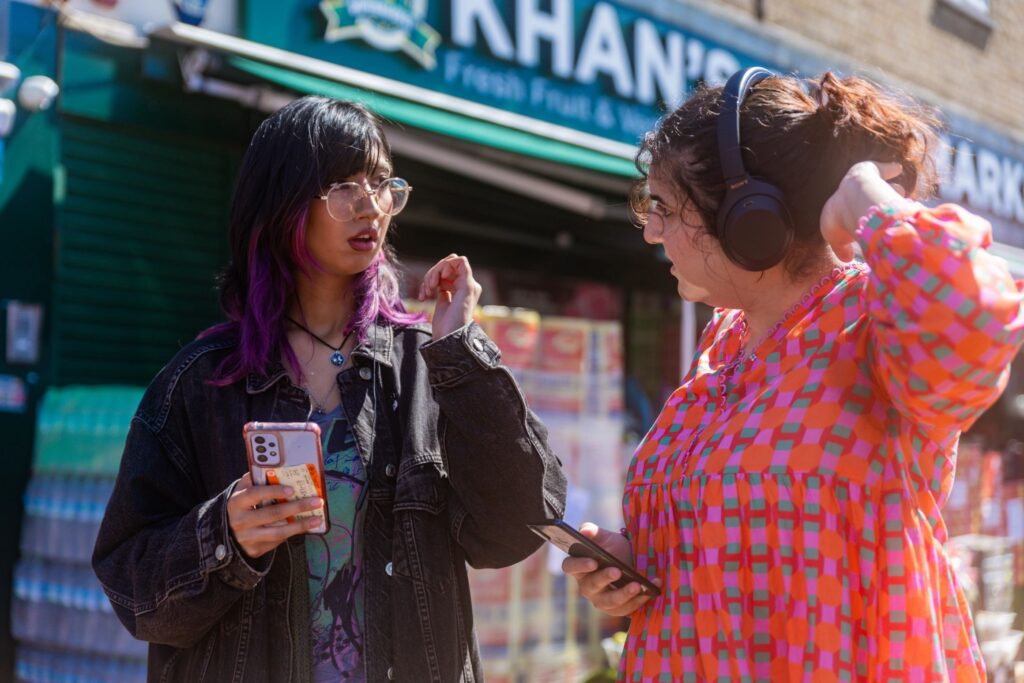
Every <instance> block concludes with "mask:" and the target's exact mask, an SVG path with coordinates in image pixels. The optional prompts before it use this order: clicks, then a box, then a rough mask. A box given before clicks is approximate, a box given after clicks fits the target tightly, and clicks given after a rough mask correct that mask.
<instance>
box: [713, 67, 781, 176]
mask: <svg viewBox="0 0 1024 683" xmlns="http://www.w3.org/2000/svg"><path fill="white" fill-rule="evenodd" d="M774 75H775V74H773V73H772V72H771V71H768V69H763V68H761V67H759V66H754V67H751V68H749V69H744V70H742V71H737V72H736V73H734V74H733V75H732V76H731V77H730V78H729V80H728V81H727V82H726V84H725V86H724V87H723V88H722V104H721V109H720V110H719V112H718V156H719V161H720V162H721V164H722V178H723V179H724V180H725V184H726V185H727V186H732V185H735V184H736V183H737V182H740V181H741V180H742V179H743V178H746V177H747V170H746V169H745V168H744V167H743V152H742V149H741V147H740V112H739V110H740V103H741V102H743V98H744V97H746V95H747V91H748V90H750V88H751V87H752V86H753V85H754V84H755V83H758V82H759V81H763V80H764V79H766V78H768V77H769V76H774Z"/></svg>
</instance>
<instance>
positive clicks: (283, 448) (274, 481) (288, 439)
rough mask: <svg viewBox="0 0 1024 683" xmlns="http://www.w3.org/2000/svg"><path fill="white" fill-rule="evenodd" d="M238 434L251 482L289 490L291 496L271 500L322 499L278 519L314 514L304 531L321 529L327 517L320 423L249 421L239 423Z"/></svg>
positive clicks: (279, 501)
mask: <svg viewBox="0 0 1024 683" xmlns="http://www.w3.org/2000/svg"><path fill="white" fill-rule="evenodd" d="M242 435H243V437H244V438H245V449H246V453H247V454H248V456H249V474H250V475H251V477H252V482H253V485H254V486H268V485H269V486H278V487H287V488H290V489H292V491H293V493H292V495H291V496H287V497H283V496H282V497H278V498H276V499H272V501H271V502H272V503H288V502H289V501H299V500H303V499H317V498H319V499H321V500H322V501H323V505H322V506H319V507H317V508H314V509H309V508H303V509H302V510H300V511H298V512H296V514H294V515H289V516H288V517H286V518H285V520H282V521H280V522H279V523H280V524H288V523H294V522H295V521H296V520H298V519H304V518H316V519H318V520H319V524H317V525H316V526H314V527H312V528H310V527H306V531H307V532H308V533H315V534H322V533H325V532H326V531H327V529H328V525H329V522H328V519H329V517H328V515H327V499H326V498H325V496H324V462H323V453H322V451H321V446H320V441H321V440H320V427H319V426H318V425H317V424H316V423H315V422H249V423H247V424H246V425H245V427H243V429H242ZM280 490H281V489H278V491H280Z"/></svg>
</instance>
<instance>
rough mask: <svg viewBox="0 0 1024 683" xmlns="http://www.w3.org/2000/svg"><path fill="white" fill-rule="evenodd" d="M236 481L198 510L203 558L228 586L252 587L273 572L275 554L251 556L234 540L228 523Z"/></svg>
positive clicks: (207, 567)
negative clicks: (229, 500)
mask: <svg viewBox="0 0 1024 683" xmlns="http://www.w3.org/2000/svg"><path fill="white" fill-rule="evenodd" d="M236 484H238V482H237V481H235V482H232V483H231V485H230V486H228V487H227V488H226V489H225V490H224V491H222V492H221V493H220V494H219V495H218V496H217V497H216V498H214V499H213V500H211V501H209V502H207V503H206V504H205V505H203V507H202V508H200V510H199V524H198V527H197V534H198V535H199V552H200V555H201V557H200V561H201V562H202V567H203V571H204V572H206V573H208V574H213V575H214V576H216V577H217V578H219V579H220V580H221V581H223V582H224V583H226V584H227V585H229V586H231V587H233V588H237V589H239V590H252V589H253V588H255V587H256V584H258V583H259V582H260V580H261V579H262V578H263V577H264V576H266V575H267V572H269V571H270V565H271V564H272V562H273V559H274V553H273V552H269V553H267V554H266V555H263V556H262V557H259V558H255V559H253V558H249V557H247V556H246V554H245V552H244V551H243V550H242V549H241V548H240V547H239V546H238V544H237V543H236V542H235V537H234V534H232V533H231V525H230V524H229V523H228V498H230V497H231V493H232V492H233V491H234V490H235V485H236Z"/></svg>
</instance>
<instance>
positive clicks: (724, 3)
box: [693, 0, 1024, 137]
mask: <svg viewBox="0 0 1024 683" xmlns="http://www.w3.org/2000/svg"><path fill="white" fill-rule="evenodd" d="M937 1H938V0H764V1H763V6H764V11H765V23H766V24H769V25H770V26H772V27H774V28H775V29H779V31H778V32H779V33H781V34H783V35H784V34H785V33H787V32H792V33H795V34H797V35H799V36H801V37H803V38H804V39H806V40H807V41H810V42H811V43H813V44H817V45H818V46H820V47H821V48H822V49H823V50H825V51H833V52H837V53H840V54H842V55H844V56H846V57H847V58H848V59H849V60H850V61H851V62H853V63H855V64H858V65H863V66H864V67H866V68H867V69H869V70H872V71H874V72H876V73H878V74H879V75H880V76H882V77H889V78H892V79H893V80H895V81H898V82H902V83H905V84H907V86H908V89H911V91H913V88H912V86H914V85H916V86H919V87H920V88H922V89H923V90H922V91H921V93H920V94H923V93H924V92H925V91H927V92H930V93H933V94H934V95H936V96H937V97H938V98H941V99H943V100H948V101H950V102H954V103H957V104H959V105H961V106H962V108H963V110H965V111H966V112H967V113H969V114H971V115H972V116H975V117H977V118H980V119H982V120H984V121H986V122H988V123H990V124H993V125H996V126H998V127H1000V128H1004V129H1006V128H1009V129H1011V130H1012V131H1014V132H1015V134H1016V136H1017V137H1024V0H990V6H991V13H992V21H993V24H994V28H993V29H992V32H991V34H990V35H989V38H988V43H987V44H986V45H985V47H984V48H983V49H982V48H979V47H976V46H975V45H972V44H971V43H969V42H967V41H965V40H963V39H961V38H960V37H958V36H956V35H954V34H952V33H950V32H948V31H945V30H943V29H940V28H938V27H937V26H936V25H935V24H934V23H933V22H932V14H933V12H934V9H935V3H936V2H937ZM693 4H698V5H706V6H709V8H711V9H717V10H718V11H719V12H721V11H726V12H731V13H732V14H733V15H735V16H737V17H739V16H740V15H743V19H747V20H748V21H752V17H753V7H754V5H755V2H754V0H700V1H695V2H693Z"/></svg>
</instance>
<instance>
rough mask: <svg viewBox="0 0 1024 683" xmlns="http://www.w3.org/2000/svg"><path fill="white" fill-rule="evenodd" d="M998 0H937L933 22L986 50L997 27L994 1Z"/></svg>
mask: <svg viewBox="0 0 1024 683" xmlns="http://www.w3.org/2000/svg"><path fill="white" fill-rule="evenodd" d="M995 1H996V0H935V8H934V11H933V13H932V23H933V24H935V26H937V27H939V28H941V29H942V30H944V31H948V32H950V33H952V34H954V35H956V36H957V37H959V38H961V39H963V40H965V41H967V42H968V43H971V44H972V45H974V46H976V47H978V48H980V49H982V50H984V49H985V46H986V45H987V44H988V39H989V36H990V35H991V34H992V30H993V28H994V27H995V24H994V22H993V21H992V3H993V2H995Z"/></svg>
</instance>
